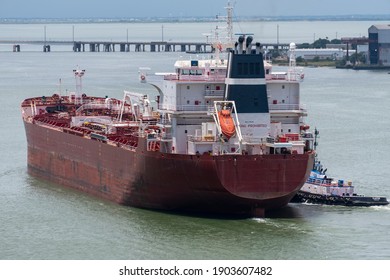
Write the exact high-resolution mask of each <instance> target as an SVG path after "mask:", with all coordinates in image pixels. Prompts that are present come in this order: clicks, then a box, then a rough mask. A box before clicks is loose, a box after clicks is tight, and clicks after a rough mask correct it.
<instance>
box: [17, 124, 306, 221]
mask: <svg viewBox="0 0 390 280" xmlns="http://www.w3.org/2000/svg"><path fill="white" fill-rule="evenodd" d="M24 125H25V129H26V137H27V144H28V151H27V152H28V153H27V154H28V158H27V162H28V171H29V173H30V174H31V175H33V176H36V177H39V178H43V179H46V180H49V181H52V182H54V183H58V184H61V185H64V186H67V187H71V188H74V189H78V190H81V191H83V192H86V193H89V194H92V195H94V196H98V197H101V198H104V199H108V200H111V201H113V202H116V203H119V204H123V205H127V206H134V207H139V208H146V209H155V210H164V211H175V212H188V213H199V214H218V215H244V216H256V217H263V216H264V215H265V211H266V210H271V209H277V208H281V207H283V206H285V205H287V204H288V202H289V201H290V200H291V198H292V197H293V196H294V195H295V194H296V193H297V192H298V190H299V189H300V188H301V187H302V185H303V184H304V183H305V181H306V179H307V177H308V176H309V174H310V170H311V167H312V164H313V161H314V155H313V154H310V153H309V154H302V155H298V154H295V155H291V154H287V155H266V156H260V155H253V156H248V155H245V156H241V155H235V156H233V155H226V156H211V155H199V156H198V155H180V154H167V153H161V152H149V151H147V150H146V140H145V139H143V138H140V139H139V143H138V147H137V148H136V149H135V151H132V150H128V149H123V148H120V147H117V146H114V145H109V144H107V143H102V142H99V141H93V140H91V139H87V138H84V137H80V136H76V135H72V134H67V133H64V132H62V130H61V129H60V128H57V129H55V128H52V127H45V126H42V125H37V124H33V123H30V122H26V121H25V122H24Z"/></svg>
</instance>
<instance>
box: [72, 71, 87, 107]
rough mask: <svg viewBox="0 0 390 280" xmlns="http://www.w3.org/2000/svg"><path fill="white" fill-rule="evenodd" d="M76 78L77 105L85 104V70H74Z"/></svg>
mask: <svg viewBox="0 0 390 280" xmlns="http://www.w3.org/2000/svg"><path fill="white" fill-rule="evenodd" d="M73 73H74V77H75V79H76V94H75V101H74V102H75V104H76V105H79V104H82V103H83V100H82V98H83V96H82V94H83V92H82V77H83V76H84V73H85V70H80V69H79V68H77V69H74V70H73Z"/></svg>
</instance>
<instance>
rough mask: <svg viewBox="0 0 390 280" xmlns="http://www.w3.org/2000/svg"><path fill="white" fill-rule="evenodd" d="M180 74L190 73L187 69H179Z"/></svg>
mask: <svg viewBox="0 0 390 280" xmlns="http://www.w3.org/2000/svg"><path fill="white" fill-rule="evenodd" d="M181 74H182V75H189V74H190V70H188V69H181Z"/></svg>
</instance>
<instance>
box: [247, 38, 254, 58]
mask: <svg viewBox="0 0 390 280" xmlns="http://www.w3.org/2000/svg"><path fill="white" fill-rule="evenodd" d="M252 41H253V37H252V36H248V37H247V38H246V53H248V54H250V53H251V49H252Z"/></svg>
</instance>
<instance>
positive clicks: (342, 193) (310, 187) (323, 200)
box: [291, 130, 389, 206]
mask: <svg viewBox="0 0 390 280" xmlns="http://www.w3.org/2000/svg"><path fill="white" fill-rule="evenodd" d="M317 135H318V130H315V142H314V146H317V141H316V138H317ZM326 171H327V169H323V166H322V164H321V162H320V161H318V160H317V159H316V160H315V163H314V166H313V170H312V171H311V172H310V176H309V178H308V179H307V181H306V183H305V184H304V185H303V187H302V188H301V189H300V191H298V193H297V194H296V195H295V196H294V197H293V199H292V200H291V202H298V203H302V202H307V203H314V204H328V205H343V206H384V205H388V204H389V202H388V201H387V199H386V197H383V196H365V195H361V194H357V193H355V187H354V186H353V184H352V182H351V181H348V182H345V181H344V180H342V179H334V178H331V177H328V176H327V175H326Z"/></svg>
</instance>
